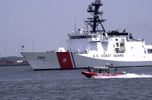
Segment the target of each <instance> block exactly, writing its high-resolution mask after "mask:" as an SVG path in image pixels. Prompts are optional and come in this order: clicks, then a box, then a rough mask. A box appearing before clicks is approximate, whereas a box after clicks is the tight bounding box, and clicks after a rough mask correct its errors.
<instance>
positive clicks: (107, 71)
mask: <svg viewBox="0 0 152 100" xmlns="http://www.w3.org/2000/svg"><path fill="white" fill-rule="evenodd" d="M94 72H95V73H109V68H106V67H103V68H94Z"/></svg>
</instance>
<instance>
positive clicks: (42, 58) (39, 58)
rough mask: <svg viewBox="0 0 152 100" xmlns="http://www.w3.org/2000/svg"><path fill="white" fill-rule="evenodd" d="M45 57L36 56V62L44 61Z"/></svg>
mask: <svg viewBox="0 0 152 100" xmlns="http://www.w3.org/2000/svg"><path fill="white" fill-rule="evenodd" d="M44 59H45V56H37V60H44Z"/></svg>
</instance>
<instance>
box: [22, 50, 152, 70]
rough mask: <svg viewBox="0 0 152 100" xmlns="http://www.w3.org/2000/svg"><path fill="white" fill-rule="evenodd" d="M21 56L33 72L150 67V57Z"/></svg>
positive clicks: (48, 54)
mask: <svg viewBox="0 0 152 100" xmlns="http://www.w3.org/2000/svg"><path fill="white" fill-rule="evenodd" d="M22 55H23V56H24V57H25V58H26V59H27V61H28V62H29V64H30V65H31V67H32V68H33V70H49V69H80V68H85V67H88V66H90V67H95V66H105V64H109V65H110V64H113V67H114V68H115V67H146V66H152V57H151V58H150V57H149V56H143V57H141V58H139V57H138V56H136V57H135V56H134V57H130V58H129V56H127V55H124V54H119V55H118V54H111V55H109V54H108V55H103V54H100V55H98V56H97V55H96V56H95V57H93V56H92V55H89V54H74V53H72V52H37V53H32V52H31V53H26V52H22Z"/></svg>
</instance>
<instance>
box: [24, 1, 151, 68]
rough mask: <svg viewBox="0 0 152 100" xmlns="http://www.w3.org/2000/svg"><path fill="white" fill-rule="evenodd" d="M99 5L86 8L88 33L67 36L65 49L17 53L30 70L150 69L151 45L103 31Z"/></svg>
mask: <svg viewBox="0 0 152 100" xmlns="http://www.w3.org/2000/svg"><path fill="white" fill-rule="evenodd" d="M102 5H103V4H102V3H101V1H100V0H95V2H93V3H91V4H90V5H89V6H88V9H87V12H88V13H90V14H91V15H92V18H88V19H87V20H86V21H85V23H86V24H87V25H88V26H90V27H91V30H88V26H87V27H86V30H83V29H78V31H75V32H71V33H70V34H68V37H69V39H68V41H67V42H68V47H67V48H66V49H65V48H63V47H59V48H57V50H55V51H51V52H21V54H22V55H23V56H24V57H25V58H26V59H27V61H28V62H29V64H30V65H31V67H32V68H33V70H48V69H76V68H84V67H88V66H91V67H94V66H105V64H107V63H108V64H113V66H112V67H114V68H116V67H118V68H119V67H143V66H144V67H146V66H152V45H146V44H145V41H144V40H143V39H138V40H135V39H134V38H133V36H132V34H131V33H126V30H125V29H124V31H123V32H119V31H118V30H116V31H106V30H105V29H104V26H103V25H102V23H103V22H104V21H105V19H103V18H101V16H102V14H103V12H102V11H99V8H100V6H102Z"/></svg>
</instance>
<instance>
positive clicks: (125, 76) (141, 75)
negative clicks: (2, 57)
mask: <svg viewBox="0 0 152 100" xmlns="http://www.w3.org/2000/svg"><path fill="white" fill-rule="evenodd" d="M107 78H152V75H148V74H147V75H146V74H135V73H127V74H125V75H119V76H93V77H92V79H107Z"/></svg>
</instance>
